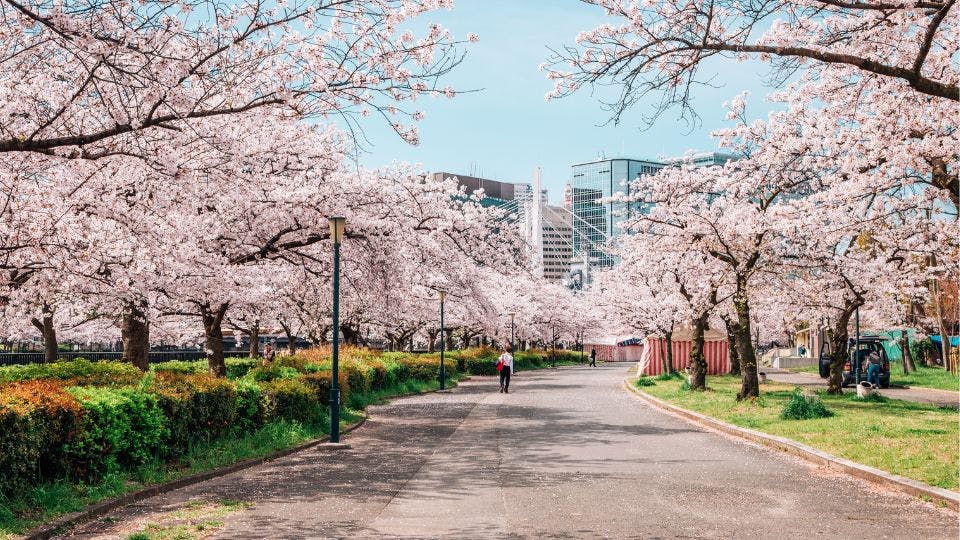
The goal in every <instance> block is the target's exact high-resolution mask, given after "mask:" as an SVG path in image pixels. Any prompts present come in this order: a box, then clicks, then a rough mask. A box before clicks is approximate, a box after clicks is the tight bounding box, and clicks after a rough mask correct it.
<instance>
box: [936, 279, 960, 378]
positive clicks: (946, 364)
mask: <svg viewBox="0 0 960 540" xmlns="http://www.w3.org/2000/svg"><path fill="white" fill-rule="evenodd" d="M932 289H933V293H934V294H932V295H931V296H932V300H933V313H934V316H935V318H936V321H937V330H939V332H940V358H942V359H943V368H944V369H946V370H947V371H949V372H950V373H953V374H954V375H956V374H957V369H956V366H955V365H954V362H953V357H952V355H951V354H950V332H949V331H948V330H947V323H946V320H945V318H944V316H943V304H942V303H941V296H942V294H941V290H940V284H939V283H938V282H937V281H936V280H933V287H932Z"/></svg>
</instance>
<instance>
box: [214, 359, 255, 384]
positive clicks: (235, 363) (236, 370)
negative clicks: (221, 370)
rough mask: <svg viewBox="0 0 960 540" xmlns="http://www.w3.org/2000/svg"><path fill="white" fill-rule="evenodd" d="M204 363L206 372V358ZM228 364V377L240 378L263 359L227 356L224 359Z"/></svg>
mask: <svg viewBox="0 0 960 540" xmlns="http://www.w3.org/2000/svg"><path fill="white" fill-rule="evenodd" d="M201 362H203V364H204V372H206V364H207V362H206V361H205V360H201ZM224 362H225V363H226V364H227V378H228V379H239V378H240V377H243V376H244V375H246V374H247V372H249V371H250V370H251V369H253V368H255V367H257V366H258V365H260V362H261V360H260V359H259V358H227V359H226V360H224Z"/></svg>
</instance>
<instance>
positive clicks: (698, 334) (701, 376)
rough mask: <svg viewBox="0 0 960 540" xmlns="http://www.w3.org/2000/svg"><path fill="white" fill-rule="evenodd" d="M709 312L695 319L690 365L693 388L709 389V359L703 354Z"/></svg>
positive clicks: (691, 387)
mask: <svg viewBox="0 0 960 540" xmlns="http://www.w3.org/2000/svg"><path fill="white" fill-rule="evenodd" d="M708 316H709V314H708V313H703V314H702V315H700V316H699V317H697V318H696V319H694V320H693V344H692V345H691V347H690V367H691V375H693V380H692V381H691V382H690V389H691V390H706V389H707V359H706V358H704V356H703V343H704V338H703V333H704V332H705V331H706V328H707V317H708Z"/></svg>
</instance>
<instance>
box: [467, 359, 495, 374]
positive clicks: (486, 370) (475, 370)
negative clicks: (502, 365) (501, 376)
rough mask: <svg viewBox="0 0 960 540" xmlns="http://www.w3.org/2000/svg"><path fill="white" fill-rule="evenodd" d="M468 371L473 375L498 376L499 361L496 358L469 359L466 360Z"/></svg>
mask: <svg viewBox="0 0 960 540" xmlns="http://www.w3.org/2000/svg"><path fill="white" fill-rule="evenodd" d="M466 366H467V371H468V372H470V374H471V375H496V374H497V360H496V358H493V359H487V358H469V357H468V358H467V359H466Z"/></svg>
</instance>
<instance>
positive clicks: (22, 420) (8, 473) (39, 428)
mask: <svg viewBox="0 0 960 540" xmlns="http://www.w3.org/2000/svg"><path fill="white" fill-rule="evenodd" d="M80 419H81V411H80V403H79V402H78V401H77V400H76V398H74V397H73V396H71V395H70V394H68V393H67V392H65V391H64V390H63V388H62V387H61V386H60V384H59V383H56V382H53V381H28V382H23V383H12V384H5V385H0V471H3V473H2V475H0V499H2V498H3V497H4V496H9V495H11V494H13V493H15V492H17V491H20V490H22V489H24V488H27V487H29V486H32V485H34V484H36V483H37V482H38V481H40V480H46V479H52V478H55V477H57V476H59V475H61V474H62V473H63V472H65V471H67V470H69V465H68V462H67V460H66V456H65V454H64V452H63V447H64V446H65V444H67V443H68V442H69V441H70V440H72V439H73V438H74V437H75V436H76V435H77V433H78V432H79V430H80Z"/></svg>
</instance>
